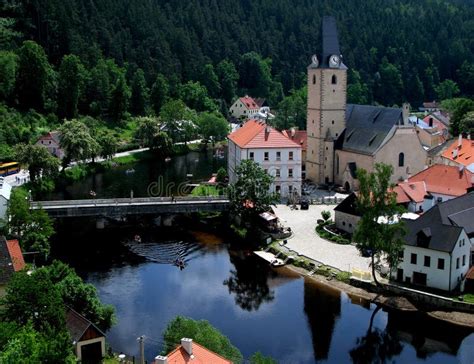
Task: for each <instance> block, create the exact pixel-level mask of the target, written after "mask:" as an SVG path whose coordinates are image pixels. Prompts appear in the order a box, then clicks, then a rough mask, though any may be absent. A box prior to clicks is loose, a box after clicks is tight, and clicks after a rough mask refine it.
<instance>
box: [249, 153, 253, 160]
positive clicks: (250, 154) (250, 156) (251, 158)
mask: <svg viewBox="0 0 474 364" xmlns="http://www.w3.org/2000/svg"><path fill="white" fill-rule="evenodd" d="M249 158H250V160H252V161H253V159H254V154H253V152H250V153H249Z"/></svg>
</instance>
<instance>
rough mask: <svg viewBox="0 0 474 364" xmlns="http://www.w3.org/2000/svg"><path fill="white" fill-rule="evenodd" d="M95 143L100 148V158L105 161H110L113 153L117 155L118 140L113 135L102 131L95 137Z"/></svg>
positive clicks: (107, 131)
mask: <svg viewBox="0 0 474 364" xmlns="http://www.w3.org/2000/svg"><path fill="white" fill-rule="evenodd" d="M97 143H98V144H99V147H100V152H99V154H100V156H101V157H102V158H105V159H112V157H113V156H114V154H115V153H117V148H118V144H119V143H118V139H117V138H116V137H115V135H114V134H113V133H112V132H111V131H109V130H106V131H102V132H100V133H99V135H98V136H97Z"/></svg>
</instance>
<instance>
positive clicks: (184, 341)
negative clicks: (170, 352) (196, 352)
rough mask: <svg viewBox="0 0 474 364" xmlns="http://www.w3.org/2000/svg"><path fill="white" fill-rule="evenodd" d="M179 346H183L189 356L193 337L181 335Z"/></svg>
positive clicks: (191, 352) (191, 353)
mask: <svg viewBox="0 0 474 364" xmlns="http://www.w3.org/2000/svg"><path fill="white" fill-rule="evenodd" d="M181 346H182V347H183V349H184V350H186V352H187V353H188V354H189V356H192V355H193V339H188V338H186V337H183V338H182V339H181Z"/></svg>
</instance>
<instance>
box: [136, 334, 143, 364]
mask: <svg viewBox="0 0 474 364" xmlns="http://www.w3.org/2000/svg"><path fill="white" fill-rule="evenodd" d="M137 341H138V344H139V345H140V361H139V363H140V364H145V335H142V336H140V337H138V338H137Z"/></svg>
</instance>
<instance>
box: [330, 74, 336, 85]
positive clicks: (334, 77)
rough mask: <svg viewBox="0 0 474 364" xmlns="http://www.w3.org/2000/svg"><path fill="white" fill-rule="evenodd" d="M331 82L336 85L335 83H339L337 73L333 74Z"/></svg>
mask: <svg viewBox="0 0 474 364" xmlns="http://www.w3.org/2000/svg"><path fill="white" fill-rule="evenodd" d="M331 83H332V84H333V85H335V84H336V83H337V77H336V75H332V78H331Z"/></svg>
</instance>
